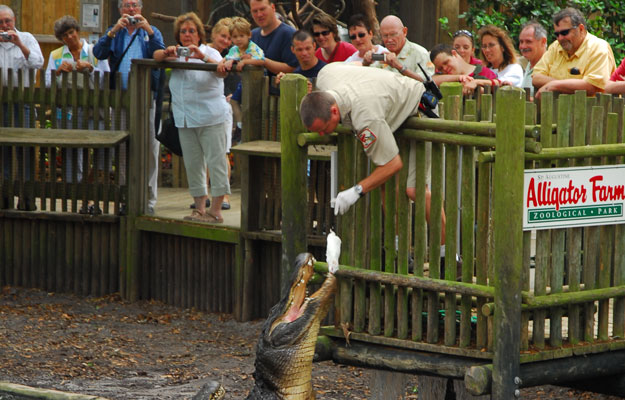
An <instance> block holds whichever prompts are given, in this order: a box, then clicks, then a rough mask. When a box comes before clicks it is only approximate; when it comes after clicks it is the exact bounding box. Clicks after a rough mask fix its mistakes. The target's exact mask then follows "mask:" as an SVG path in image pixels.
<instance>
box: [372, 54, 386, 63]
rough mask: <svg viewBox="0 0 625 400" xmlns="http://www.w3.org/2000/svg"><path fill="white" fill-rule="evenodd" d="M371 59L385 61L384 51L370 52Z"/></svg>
mask: <svg viewBox="0 0 625 400" xmlns="http://www.w3.org/2000/svg"><path fill="white" fill-rule="evenodd" d="M371 60H372V61H382V62H385V61H386V53H379V54H378V53H373V54H371Z"/></svg>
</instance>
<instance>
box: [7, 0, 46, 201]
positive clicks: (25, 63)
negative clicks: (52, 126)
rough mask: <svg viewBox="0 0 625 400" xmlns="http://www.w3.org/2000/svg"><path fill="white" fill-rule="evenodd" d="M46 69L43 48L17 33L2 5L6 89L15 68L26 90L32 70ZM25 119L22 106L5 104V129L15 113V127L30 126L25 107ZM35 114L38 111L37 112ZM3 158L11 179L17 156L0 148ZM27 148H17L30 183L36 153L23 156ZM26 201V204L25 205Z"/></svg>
mask: <svg viewBox="0 0 625 400" xmlns="http://www.w3.org/2000/svg"><path fill="white" fill-rule="evenodd" d="M41 67H43V55H42V54H41V48H40V47H39V43H37V40H36V39H35V37H34V36H33V35H31V34H30V33H28V32H19V31H18V30H17V29H15V13H13V10H12V9H11V8H10V7H9V6H6V5H0V68H1V69H2V82H3V85H4V86H7V83H8V81H7V79H8V72H9V71H8V69H9V68H12V69H13V73H12V74H11V75H12V78H13V86H14V87H15V86H17V85H18V76H17V72H18V71H19V70H22V73H23V75H22V76H23V78H24V86H25V87H28V86H30V80H29V77H28V70H29V69H39V68H41ZM22 110H23V119H22V120H19V118H18V117H19V112H20V106H19V104H15V105H14V107H13V109H12V110H11V109H10V108H9V106H8V104H6V103H5V104H3V106H2V113H3V114H4V115H3V116H4V126H9V124H10V121H11V118H9V116H10V115H11V114H10V113H11V112H12V113H13V116H14V125H13V126H15V127H23V126H28V125H27V124H28V120H29V118H30V108H29V106H28V105H24V106H23V108H22ZM33 112H34V111H33ZM0 152H1V153H2V154H1V158H3V159H4V163H3V165H2V168H3V170H4V172H3V175H4V179H9V178H10V175H11V165H12V164H13V156H12V151H11V148H10V147H3V148H0ZM22 154H23V148H21V147H18V148H17V159H18V163H17V164H18V174H19V175H21V172H22V170H21V168H22V166H24V167H23V168H24V170H23V172H24V174H25V176H26V179H27V180H29V179H30V175H31V170H30V164H31V160H32V159H33V158H34V152H33V149H32V148H30V149H27V150H26V157H23V156H22ZM22 200H24V201H22ZM8 202H9V200H8V198H7V197H3V198H2V199H0V208H7V207H8ZM18 208H19V209H23V210H27V211H32V210H35V204H34V202H31V200H30V199H28V198H26V199H20V203H19V206H18Z"/></svg>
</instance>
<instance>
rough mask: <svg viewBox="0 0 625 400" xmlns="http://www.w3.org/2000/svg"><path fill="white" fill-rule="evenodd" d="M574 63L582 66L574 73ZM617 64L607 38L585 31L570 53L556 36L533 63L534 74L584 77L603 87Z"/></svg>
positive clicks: (563, 77) (600, 87) (558, 77)
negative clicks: (572, 72)
mask: <svg viewBox="0 0 625 400" xmlns="http://www.w3.org/2000/svg"><path fill="white" fill-rule="evenodd" d="M573 67H575V68H577V69H578V70H579V72H580V73H579V75H571V68H573ZM615 68H616V63H615V61H614V54H613V53H612V48H611V47H610V45H609V44H608V42H606V41H605V40H603V39H599V38H598V37H596V36H595V35H593V34H591V33H586V37H585V38H584V41H583V42H582V44H581V45H580V46H579V49H577V51H576V52H575V54H573V55H572V56H571V57H569V55H568V53H567V52H566V50H564V49H563V48H562V46H561V45H560V43H559V42H558V41H557V40H556V41H555V42H553V43H551V45H550V46H549V48H548V49H547V52H546V53H545V54H543V56H542V57H541V59H540V61H538V63H536V65H535V66H534V72H533V75H535V74H543V75H547V76H550V77H552V78H555V79H558V80H561V79H583V80H584V81H586V82H588V83H590V84H591V85H593V86H595V87H597V88H599V89H601V90H603V89H605V86H606V84H607V83H608V80H609V79H610V75H612V72H614V69H615Z"/></svg>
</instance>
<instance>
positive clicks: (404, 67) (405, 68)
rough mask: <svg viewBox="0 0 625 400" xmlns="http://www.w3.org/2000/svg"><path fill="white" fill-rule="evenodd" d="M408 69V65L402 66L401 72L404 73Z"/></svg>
mask: <svg viewBox="0 0 625 400" xmlns="http://www.w3.org/2000/svg"><path fill="white" fill-rule="evenodd" d="M407 69H408V67H406V66H405V65H404V66H402V67H401V69H400V70H399V73H400V74H402V75H403V74H404V72H406V70H407Z"/></svg>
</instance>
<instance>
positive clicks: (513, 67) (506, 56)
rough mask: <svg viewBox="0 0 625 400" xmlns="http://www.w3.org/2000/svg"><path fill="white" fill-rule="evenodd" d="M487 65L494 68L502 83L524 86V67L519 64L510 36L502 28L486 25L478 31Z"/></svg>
mask: <svg viewBox="0 0 625 400" xmlns="http://www.w3.org/2000/svg"><path fill="white" fill-rule="evenodd" d="M478 35H479V37H480V40H481V43H482V55H483V57H484V58H483V59H484V61H486V66H487V67H488V68H490V69H492V70H493V71H494V72H495V73H496V74H497V78H498V79H499V80H500V81H501V82H502V84H505V83H509V84H510V85H512V86H516V87H522V86H523V67H521V65H520V64H517V62H516V61H517V55H516V50H515V49H514V45H513V44H512V40H511V39H510V36H508V34H507V33H506V31H504V30H503V29H501V28H498V27H496V26H494V25H486V26H484V27H482V28H481V29H480V30H479V31H478Z"/></svg>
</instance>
